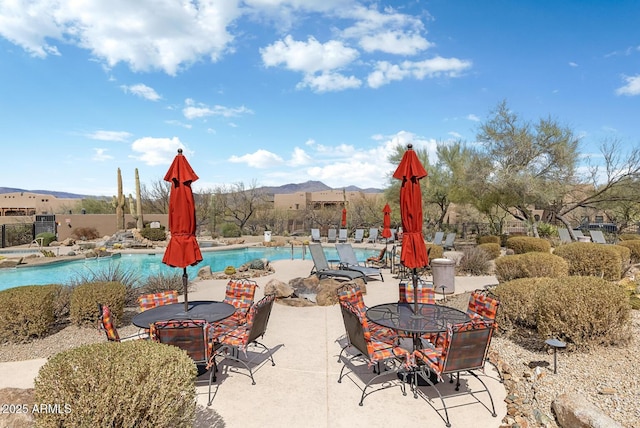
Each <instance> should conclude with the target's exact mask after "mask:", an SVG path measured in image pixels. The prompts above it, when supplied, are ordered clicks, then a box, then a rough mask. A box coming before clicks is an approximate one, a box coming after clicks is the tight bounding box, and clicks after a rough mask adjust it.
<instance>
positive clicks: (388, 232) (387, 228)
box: [381, 204, 391, 239]
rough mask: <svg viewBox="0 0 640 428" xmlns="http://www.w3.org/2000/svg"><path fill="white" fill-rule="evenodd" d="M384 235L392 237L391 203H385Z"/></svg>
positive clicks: (383, 213) (384, 236)
mask: <svg viewBox="0 0 640 428" xmlns="http://www.w3.org/2000/svg"><path fill="white" fill-rule="evenodd" d="M382 215H383V217H382V234H381V235H382V237H383V238H387V239H389V238H391V207H390V206H389V204H385V206H384V208H383V209H382Z"/></svg>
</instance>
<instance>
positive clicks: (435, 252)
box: [426, 242, 444, 260]
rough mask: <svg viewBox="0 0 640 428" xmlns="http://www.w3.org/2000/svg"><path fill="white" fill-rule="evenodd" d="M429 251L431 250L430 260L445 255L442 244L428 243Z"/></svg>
mask: <svg viewBox="0 0 640 428" xmlns="http://www.w3.org/2000/svg"><path fill="white" fill-rule="evenodd" d="M426 246H427V251H428V252H429V260H431V259H441V258H442V257H444V248H443V247H442V246H440V245H436V244H430V243H428V242H427V243H426Z"/></svg>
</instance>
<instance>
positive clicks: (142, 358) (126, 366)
mask: <svg viewBox="0 0 640 428" xmlns="http://www.w3.org/2000/svg"><path fill="white" fill-rule="evenodd" d="M196 373H197V370H196V366H195V364H194V363H193V360H192V359H191V358H189V356H188V355H187V353H186V352H184V351H183V350H181V349H179V348H177V347H174V346H169V345H164V344H160V343H155V342H152V341H148V340H132V341H127V342H122V343H115V342H101V343H95V344H92V345H85V346H81V347H78V348H75V349H71V350H69V351H64V352H61V353H59V354H57V355H55V356H54V357H52V358H51V359H49V361H47V363H46V364H45V365H44V366H43V367H42V368H41V369H40V371H39V372H38V376H37V378H36V380H35V392H34V394H35V402H36V403H43V404H56V403H58V404H59V405H60V406H61V411H59V412H51V413H47V412H43V413H35V414H34V416H35V419H36V425H37V426H38V427H42V428H49V427H51V428H54V427H56V428H57V427H65V428H73V427H137V428H147V427H148V428H151V427H192V426H193V423H194V418H195V408H196V389H195V379H196Z"/></svg>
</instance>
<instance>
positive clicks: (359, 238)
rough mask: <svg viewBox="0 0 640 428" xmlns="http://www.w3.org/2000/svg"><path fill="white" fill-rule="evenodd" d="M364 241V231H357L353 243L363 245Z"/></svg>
mask: <svg viewBox="0 0 640 428" xmlns="http://www.w3.org/2000/svg"><path fill="white" fill-rule="evenodd" d="M363 239H364V229H356V233H355V235H354V237H353V242H355V243H358V244H361V243H362V240H363Z"/></svg>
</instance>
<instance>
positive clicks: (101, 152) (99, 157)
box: [91, 148, 113, 162]
mask: <svg viewBox="0 0 640 428" xmlns="http://www.w3.org/2000/svg"><path fill="white" fill-rule="evenodd" d="M93 151H94V152H95V153H94V155H93V157H92V158H91V160H94V161H98V162H104V161H107V160H111V159H113V156H111V155H108V154H107V149H99V148H95V149H93Z"/></svg>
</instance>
